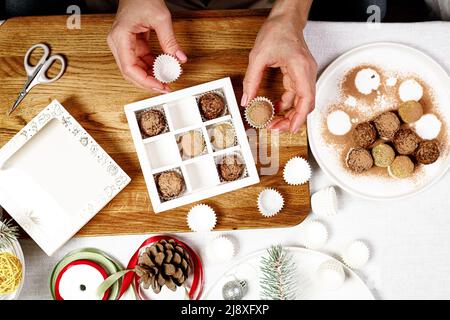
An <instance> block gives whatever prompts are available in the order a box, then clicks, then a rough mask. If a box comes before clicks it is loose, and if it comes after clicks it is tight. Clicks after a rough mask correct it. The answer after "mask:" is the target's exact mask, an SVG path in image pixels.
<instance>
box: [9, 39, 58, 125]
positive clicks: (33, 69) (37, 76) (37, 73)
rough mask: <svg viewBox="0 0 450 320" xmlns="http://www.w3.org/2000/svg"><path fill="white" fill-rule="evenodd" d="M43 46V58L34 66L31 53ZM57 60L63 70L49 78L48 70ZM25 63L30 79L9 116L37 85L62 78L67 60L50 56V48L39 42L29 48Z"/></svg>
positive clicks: (56, 55)
mask: <svg viewBox="0 0 450 320" xmlns="http://www.w3.org/2000/svg"><path fill="white" fill-rule="evenodd" d="M38 48H41V49H42V50H44V54H43V55H42V57H41V59H40V60H39V61H38V63H37V64H36V65H34V66H32V65H30V63H29V58H30V55H31V53H32V52H33V51H34V50H35V49H38ZM55 61H59V62H60V63H61V70H60V71H59V73H58V74H57V75H56V76H55V77H53V78H49V77H47V71H48V70H49V69H50V67H51V66H52V64H53V63H54V62H55ZM23 64H24V66H25V71H26V72H27V76H28V79H27V81H26V82H25V85H24V86H23V89H22V91H20V94H19V96H18V97H17V100H16V102H14V104H13V106H12V107H11V109H9V112H8V116H9V115H10V114H11V113H12V112H13V111H14V110H16V109H17V107H18V106H19V104H20V102H22V100H23V98H25V96H26V95H27V93H28V92H29V91H30V90H31V89H32V88H33V87H34V86H36V85H38V84H46V83H52V82H55V81H56V80H58V79H59V78H61V76H62V75H63V73H64V71H65V70H66V61H65V60H64V57H63V56H61V55H59V54H55V55H52V56H50V48H49V47H48V46H47V45H46V44H43V43H38V44H35V45H34V46H32V47H31V48H30V49H28V51H27V53H26V55H25V58H24V59H23Z"/></svg>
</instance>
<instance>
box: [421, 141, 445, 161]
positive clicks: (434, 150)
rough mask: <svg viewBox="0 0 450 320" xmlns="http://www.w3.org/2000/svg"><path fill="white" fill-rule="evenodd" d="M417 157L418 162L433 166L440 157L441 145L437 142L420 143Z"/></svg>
mask: <svg viewBox="0 0 450 320" xmlns="http://www.w3.org/2000/svg"><path fill="white" fill-rule="evenodd" d="M415 156H416V160H417V162H419V163H422V164H431V163H433V162H435V161H436V160H437V159H438V158H439V156H440V151H439V145H438V144H437V142H436V141H435V140H425V141H422V142H420V143H419V147H418V148H417V150H416V153H415Z"/></svg>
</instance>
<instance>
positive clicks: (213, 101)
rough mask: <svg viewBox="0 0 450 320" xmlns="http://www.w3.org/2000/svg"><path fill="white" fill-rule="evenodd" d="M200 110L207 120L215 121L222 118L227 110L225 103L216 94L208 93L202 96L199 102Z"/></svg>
mask: <svg viewBox="0 0 450 320" xmlns="http://www.w3.org/2000/svg"><path fill="white" fill-rule="evenodd" d="M198 103H199V105H200V110H201V111H202V114H203V116H204V117H205V119H207V120H211V119H215V118H217V117H218V116H220V115H221V114H222V112H223V110H224V109H225V101H223V98H222V97H221V96H220V95H218V94H217V93H214V92H208V93H205V94H204V95H202V96H201V97H200V99H199V101H198Z"/></svg>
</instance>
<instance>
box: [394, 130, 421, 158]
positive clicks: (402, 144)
mask: <svg viewBox="0 0 450 320" xmlns="http://www.w3.org/2000/svg"><path fill="white" fill-rule="evenodd" d="M393 142H394V146H395V149H396V150H397V152H398V153H400V154H403V155H408V154H412V153H413V152H414V151H415V150H416V149H417V147H418V146H419V142H420V137H419V136H418V135H417V134H416V133H415V132H414V131H412V130H411V129H400V130H398V131H397V132H396V133H395V135H394V140H393Z"/></svg>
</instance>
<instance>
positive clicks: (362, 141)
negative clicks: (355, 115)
mask: <svg viewBox="0 0 450 320" xmlns="http://www.w3.org/2000/svg"><path fill="white" fill-rule="evenodd" d="M352 135H353V140H354V141H355V143H356V144H357V145H358V147H361V148H368V147H370V146H371V145H372V144H373V143H374V142H375V141H376V140H377V130H376V129H375V127H374V126H373V124H371V123H370V122H363V123H360V124H358V125H357V126H356V127H355V128H354V129H353V133H352Z"/></svg>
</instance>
